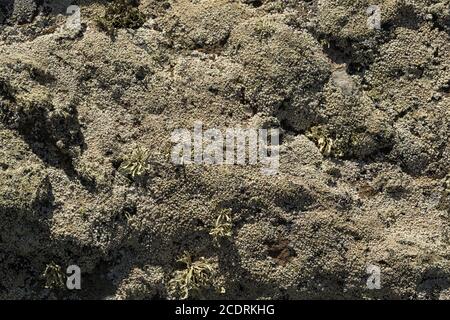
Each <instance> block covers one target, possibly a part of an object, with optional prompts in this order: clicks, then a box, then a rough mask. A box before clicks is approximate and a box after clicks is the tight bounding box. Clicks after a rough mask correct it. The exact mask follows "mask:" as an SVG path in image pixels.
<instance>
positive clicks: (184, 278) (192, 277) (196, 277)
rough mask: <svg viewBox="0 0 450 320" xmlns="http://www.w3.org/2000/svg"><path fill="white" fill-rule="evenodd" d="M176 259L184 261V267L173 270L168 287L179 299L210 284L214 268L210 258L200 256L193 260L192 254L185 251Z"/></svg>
mask: <svg viewBox="0 0 450 320" xmlns="http://www.w3.org/2000/svg"><path fill="white" fill-rule="evenodd" d="M177 261H178V262H182V263H184V264H185V265H186V268H185V269H183V270H177V271H175V272H174V276H173V278H172V279H171V280H170V281H169V287H170V289H171V290H172V291H173V292H175V294H176V295H177V296H179V297H180V299H187V298H189V296H190V295H192V294H194V295H195V294H198V293H199V292H200V290H201V289H202V288H205V287H208V286H211V285H212V281H213V277H214V273H215V270H214V267H213V264H212V263H211V261H210V260H208V259H206V258H204V257H200V258H199V259H198V260H197V261H193V260H192V256H191V255H190V254H189V253H187V252H185V253H184V254H183V256H182V257H181V258H180V259H178V260H177Z"/></svg>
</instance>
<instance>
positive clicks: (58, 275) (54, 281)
mask: <svg viewBox="0 0 450 320" xmlns="http://www.w3.org/2000/svg"><path fill="white" fill-rule="evenodd" d="M43 277H44V279H45V287H46V288H47V289H57V288H63V287H64V273H63V271H62V269H61V266H59V265H57V264H56V263H55V262H53V261H52V262H50V263H49V264H47V266H46V267H45V271H44V274H43Z"/></svg>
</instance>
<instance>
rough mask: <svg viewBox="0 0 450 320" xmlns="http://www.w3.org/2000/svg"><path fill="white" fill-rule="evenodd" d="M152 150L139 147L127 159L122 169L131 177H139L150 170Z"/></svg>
mask: <svg viewBox="0 0 450 320" xmlns="http://www.w3.org/2000/svg"><path fill="white" fill-rule="evenodd" d="M149 158H150V151H149V150H148V149H146V148H143V147H137V149H136V150H134V151H133V152H132V153H131V155H130V156H129V157H128V158H127V159H126V160H125V162H124V164H123V166H122V170H123V171H124V172H125V173H127V174H130V175H131V177H133V178H135V177H139V176H142V175H144V174H146V173H147V172H148V170H149Z"/></svg>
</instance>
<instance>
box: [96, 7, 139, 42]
mask: <svg viewBox="0 0 450 320" xmlns="http://www.w3.org/2000/svg"><path fill="white" fill-rule="evenodd" d="M138 5H139V1H138V0H114V1H112V2H111V3H110V4H109V5H108V6H107V8H106V11H105V14H104V15H103V17H100V18H98V19H97V26H98V27H99V28H100V29H102V30H104V31H106V32H107V33H109V34H114V33H115V32H116V30H117V29H138V28H140V27H141V26H142V25H143V24H144V22H145V15H144V14H143V13H142V12H140V11H139V9H138V8H137V6H138Z"/></svg>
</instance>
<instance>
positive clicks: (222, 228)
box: [209, 209, 233, 243]
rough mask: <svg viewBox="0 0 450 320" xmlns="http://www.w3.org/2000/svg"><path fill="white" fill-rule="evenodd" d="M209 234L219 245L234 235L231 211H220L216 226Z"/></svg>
mask: <svg viewBox="0 0 450 320" xmlns="http://www.w3.org/2000/svg"><path fill="white" fill-rule="evenodd" d="M209 234H210V235H211V236H212V237H213V238H214V241H215V242H216V243H219V240H220V239H221V238H225V237H231V236H232V234H233V223H232V219H231V210H230V209H223V210H221V211H220V213H219V215H218V217H217V219H216V221H215V223H214V226H213V227H212V229H211V231H210V232H209Z"/></svg>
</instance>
